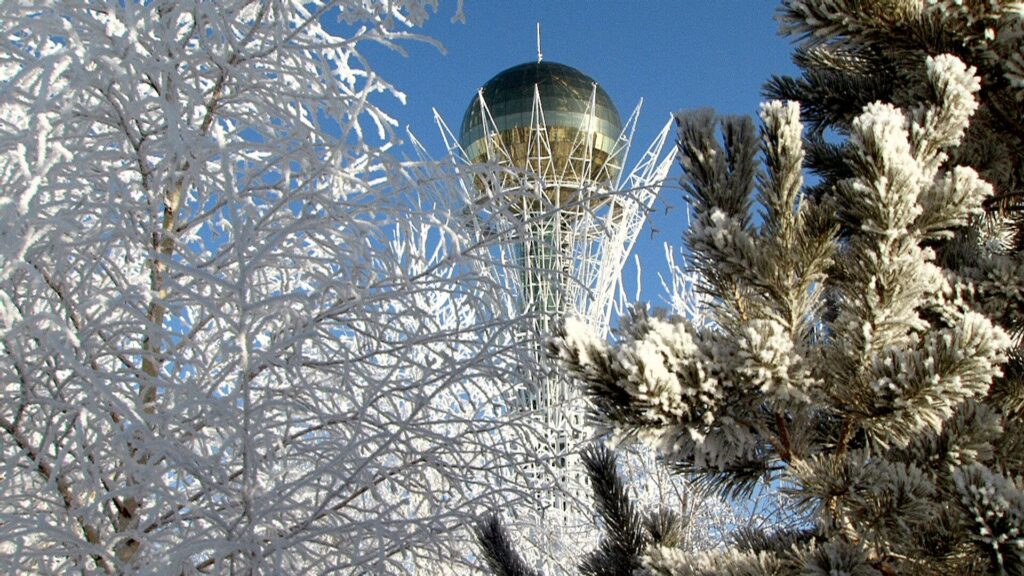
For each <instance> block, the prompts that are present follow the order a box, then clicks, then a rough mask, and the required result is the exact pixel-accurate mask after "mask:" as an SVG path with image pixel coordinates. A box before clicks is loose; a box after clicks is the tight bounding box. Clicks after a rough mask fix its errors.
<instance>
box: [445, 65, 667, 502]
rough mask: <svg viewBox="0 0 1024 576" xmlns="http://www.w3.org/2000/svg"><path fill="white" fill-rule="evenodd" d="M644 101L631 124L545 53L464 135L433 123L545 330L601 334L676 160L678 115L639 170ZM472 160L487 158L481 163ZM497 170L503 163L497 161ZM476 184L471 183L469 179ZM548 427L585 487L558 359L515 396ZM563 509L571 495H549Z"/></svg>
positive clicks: (576, 411)
mask: <svg viewBox="0 0 1024 576" xmlns="http://www.w3.org/2000/svg"><path fill="white" fill-rule="evenodd" d="M641 105H642V101H641V103H639V104H637V106H636V108H635V109H634V110H633V112H632V114H630V116H629V117H628V118H627V119H626V121H625V122H624V123H623V122H622V120H621V117H620V115H619V112H618V110H617V109H616V107H615V104H614V103H613V102H612V100H611V98H610V97H609V96H608V94H607V92H605V90H604V89H603V88H602V87H601V86H600V85H598V84H597V82H595V81H594V80H593V79H592V78H591V77H590V76H587V75H586V74H584V73H583V72H581V71H579V70H577V69H575V68H572V67H570V66H566V65H563V64H557V63H554V62H547V61H543V60H542V59H541V58H540V54H539V50H538V60H537V61H536V62H528V63H525V64H520V65H518V66H513V67H512V68H509V69H507V70H505V71H503V72H500V73H498V74H497V75H496V76H494V77H493V78H491V79H490V80H489V81H488V82H487V83H486V84H484V85H483V87H482V88H480V89H479V91H478V92H477V94H476V95H475V96H474V97H473V98H472V99H471V101H470V103H469V105H468V107H467V109H466V112H465V115H464V117H463V119H462V125H461V128H460V130H459V132H458V136H457V137H456V136H455V134H454V133H453V131H452V130H450V129H449V128H448V126H447V125H446V124H445V122H444V120H443V119H441V117H440V115H438V114H437V113H436V112H435V119H436V120H437V123H438V126H439V128H440V129H441V133H442V136H443V138H444V140H445V143H446V146H447V148H448V151H449V153H450V154H451V155H452V156H453V157H454V158H455V159H456V161H457V162H460V163H462V164H463V165H464V166H466V167H467V171H468V172H469V173H471V174H474V175H473V176H470V177H469V178H467V186H472V187H473V188H475V193H474V194H475V196H476V197H477V198H478V202H477V205H476V206H475V207H474V209H475V211H476V214H474V217H475V218H477V219H478V221H480V222H482V223H483V225H484V226H486V227H488V228H490V229H493V230H499V231H511V232H507V233H510V234H511V235H512V241H511V242H508V243H503V244H502V246H503V248H502V250H503V251H505V254H504V257H505V258H504V261H506V262H509V263H510V264H511V265H510V266H509V272H508V273H507V274H506V276H507V278H505V280H506V281H507V283H509V284H511V285H513V286H514V287H515V289H516V293H517V294H518V300H519V305H520V306H521V307H522V309H523V310H524V311H526V312H529V313H532V315H533V319H534V320H533V334H531V335H522V337H523V339H522V341H530V342H536V343H537V345H536V349H535V353H536V354H537V356H538V357H540V358H541V361H542V362H544V361H546V360H545V359H544V350H543V342H544V338H546V337H547V336H548V335H550V334H551V332H552V329H553V328H555V327H556V326H557V325H558V324H559V323H560V322H561V321H562V320H564V319H566V318H568V317H576V318H579V319H581V320H582V321H584V322H585V323H587V324H588V325H590V326H591V328H593V329H595V330H596V331H597V333H598V334H600V335H602V336H604V335H606V334H607V331H608V322H609V318H610V315H611V310H612V306H613V304H614V300H615V295H616V294H617V293H618V291H619V288H620V283H621V272H622V268H623V265H624V264H625V262H626V259H627V258H628V256H629V253H630V251H631V249H632V247H633V244H634V242H635V241H636V238H637V235H638V234H639V232H640V230H641V228H642V227H643V223H644V220H645V218H646V216H647V213H648V211H649V210H650V208H651V206H652V204H653V202H654V200H655V198H656V196H657V193H658V190H659V189H660V187H661V185H662V183H663V181H664V180H665V177H666V175H667V173H668V169H669V167H670V166H671V162H672V155H671V153H666V154H663V153H662V150H663V148H664V145H665V142H666V139H667V136H668V134H669V131H670V128H671V121H670V122H668V123H666V125H665V127H664V128H663V129H662V130H661V132H660V133H659V134H658V136H657V137H656V138H655V140H654V142H653V143H651V144H650V146H649V147H648V148H647V149H646V151H645V152H644V153H643V154H642V155H641V157H640V159H639V161H638V162H636V164H634V165H633V166H632V167H631V168H627V165H626V160H627V154H628V153H629V149H630V145H631V143H632V138H633V133H634V131H635V128H636V123H637V118H638V117H639V112H640V107H641ZM475 165H489V166H490V167H492V169H490V170H483V169H480V170H477V171H475V172H474V170H473V168H472V167H473V166H475ZM495 166H498V167H501V168H502V170H500V171H495V170H493V167H495ZM469 182H471V184H470V183H469ZM516 402H517V404H518V406H516V408H517V409H521V410H524V411H528V412H530V413H531V417H533V418H536V421H537V424H538V426H539V427H540V428H541V429H542V430H544V436H545V438H546V444H547V446H543V447H538V450H539V451H540V452H543V453H547V454H549V455H550V456H551V460H550V461H551V462H552V463H553V464H552V466H551V467H550V468H551V469H553V470H555V472H556V474H557V475H558V476H559V478H558V479H557V480H558V481H559V482H562V483H563V484H564V485H565V486H566V487H567V488H568V489H569V490H570V491H571V492H574V493H578V494H582V493H586V490H585V481H584V474H583V472H582V470H581V468H582V467H581V466H580V465H579V464H578V460H577V459H576V458H574V457H571V456H568V455H570V454H572V453H574V452H575V451H576V449H577V448H578V447H579V444H580V443H581V442H583V441H585V440H587V439H588V438H589V437H590V436H591V434H589V433H587V431H586V429H585V423H584V415H585V403H584V401H583V400H582V398H581V395H580V393H579V391H578V390H577V387H576V386H575V385H574V384H573V383H572V382H570V381H569V380H568V379H567V378H566V377H564V376H563V375H561V374H559V373H558V371H557V370H556V369H555V367H551V370H550V371H549V373H548V376H546V377H544V378H542V381H540V382H530V383H527V384H526V387H525V388H524V389H523V391H522V393H521V394H520V395H519V396H518V398H517V399H516ZM552 505H555V507H556V508H560V509H562V510H564V509H565V502H564V501H561V502H560V503H558V502H552Z"/></svg>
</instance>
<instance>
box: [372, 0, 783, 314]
mask: <svg viewBox="0 0 1024 576" xmlns="http://www.w3.org/2000/svg"><path fill="white" fill-rule="evenodd" d="M776 7H777V2H776V1H774V0H675V1H669V0H658V1H654V0H632V1H618V2H610V1H604V0H590V1H583V0H559V1H556V0H548V1H541V0H466V2H465V16H466V23H465V24H462V23H452V22H451V17H452V16H453V14H454V11H455V4H454V2H448V3H445V2H444V1H443V0H442V4H441V6H440V9H439V13H438V14H436V15H434V16H433V17H432V19H431V20H430V21H428V23H427V25H426V26H425V28H424V29H423V30H422V31H423V32H424V33H425V34H427V35H429V36H432V37H434V38H436V39H438V40H440V41H441V42H442V43H443V44H444V46H445V48H446V53H445V54H441V53H440V52H438V51H437V50H436V49H435V48H433V47H431V46H427V45H408V44H407V45H406V47H407V48H408V49H409V57H407V58H405V57H402V56H400V55H398V54H395V53H391V52H386V51H383V50H381V51H372V52H371V53H370V54H369V56H370V57H371V58H372V62H374V65H375V66H376V68H377V70H378V71H379V72H380V73H381V74H382V75H383V76H384V77H385V78H386V79H388V80H389V81H390V82H392V83H393V84H395V85H396V86H397V87H398V88H399V89H401V90H402V91H403V92H405V93H406V94H407V95H408V103H407V105H406V106H404V107H402V106H400V105H398V103H397V102H386V101H383V102H380V103H381V104H383V105H384V107H385V108H386V109H387V110H389V111H390V112H392V115H393V116H394V117H395V118H396V119H398V120H399V121H400V122H402V123H403V124H404V125H408V126H410V127H411V129H412V131H413V132H414V133H415V134H416V136H417V138H419V139H420V140H421V141H422V142H423V143H424V144H425V145H426V146H427V147H428V149H429V150H430V151H431V153H432V154H434V155H436V156H440V155H441V154H443V149H442V145H441V140H440V138H439V137H438V135H437V131H436V129H435V127H434V122H433V114H432V112H431V109H432V108H437V110H438V111H439V112H440V113H441V115H442V116H443V117H444V118H445V120H446V121H447V123H448V124H449V126H451V128H452V129H453V130H455V131H456V132H457V131H458V127H459V124H460V122H461V121H462V114H463V112H464V111H465V109H466V107H467V106H468V104H469V102H470V99H471V98H472V97H473V96H474V95H475V94H476V91H477V89H478V88H479V87H480V86H482V85H483V84H484V83H485V82H486V81H487V80H489V79H490V78H491V77H492V76H494V75H495V74H497V73H498V72H501V71H502V70H504V69H506V68H508V67H510V66H514V65H516V64H520V63H522V62H527V61H533V60H535V59H536V57H537V54H536V32H535V27H536V23H537V22H540V23H541V28H542V38H543V52H544V59H545V60H546V61H554V62H560V63H562V64H567V65H570V66H573V67H576V68H578V69H580V70H581V71H583V72H584V73H586V74H588V75H589V76H591V77H593V78H594V79H595V80H597V81H598V82H599V83H600V84H601V85H602V86H603V87H604V88H605V90H607V92H608V94H609V95H610V96H611V97H612V99H613V100H614V101H615V103H616V105H617V106H618V108H619V112H620V114H621V115H622V116H623V120H625V119H626V117H627V116H628V114H629V113H630V112H631V111H632V110H633V108H634V107H635V106H636V104H637V102H638V101H639V100H640V98H643V99H644V107H643V110H642V114H641V118H640V123H639V126H638V130H637V136H636V138H635V139H634V143H633V150H634V155H636V154H638V153H639V152H642V150H644V149H645V148H646V147H647V144H648V143H649V142H650V140H651V139H653V137H654V136H655V135H656V134H657V132H658V130H660V128H661V127H662V126H663V125H664V123H665V122H666V121H667V120H668V118H669V115H670V114H671V113H672V112H675V111H677V110H682V109H690V108H700V107H711V108H714V109H715V110H716V111H718V112H719V113H723V114H755V113H756V111H757V106H758V104H759V102H760V101H761V86H762V85H763V83H764V82H765V81H766V80H767V79H768V78H769V77H770V76H771V75H772V74H795V73H796V68H795V66H794V65H793V64H792V63H791V61H790V55H791V53H792V44H791V41H790V39H788V38H783V37H780V36H779V35H778V33H777V30H778V25H777V23H776V22H775V20H774V15H775V10H776ZM638 151H639V152H638ZM632 160H636V158H635V157H634V158H632ZM677 174H678V169H676V170H674V172H673V175H677ZM661 200H662V202H664V203H668V204H671V205H674V206H676V209H674V210H671V211H670V212H668V214H665V213H664V210H663V208H664V207H663V206H661V207H660V208H659V211H658V213H657V214H655V215H654V216H653V218H652V219H651V220H650V221H649V223H648V229H647V230H645V231H644V232H643V233H642V234H641V237H640V239H639V240H638V246H637V250H638V253H639V254H640V258H641V260H642V265H643V267H644V269H645V270H644V272H645V273H644V278H643V283H644V294H643V296H644V299H645V300H648V301H652V300H657V297H658V295H659V294H660V289H659V286H658V285H657V276H656V272H658V271H659V270H663V269H664V266H663V262H664V259H663V257H662V247H661V246H662V243H663V242H664V241H669V242H672V243H674V244H679V243H680V237H681V233H682V231H683V220H682V210H680V209H678V207H679V206H680V205H681V204H682V200H681V197H680V194H679V192H678V191H677V190H672V189H667V190H665V191H664V192H663V193H662V198H661ZM651 225H653V227H654V228H656V229H657V230H658V232H657V233H656V234H654V235H653V238H652V234H651V231H650V226H651ZM627 277H628V278H632V277H633V275H632V274H631V273H627ZM627 286H629V289H630V291H632V286H633V280H631V279H630V280H629V283H628V284H627Z"/></svg>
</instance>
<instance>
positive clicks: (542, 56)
mask: <svg viewBox="0 0 1024 576" xmlns="http://www.w3.org/2000/svg"><path fill="white" fill-rule="evenodd" d="M541 60H544V53H543V52H541V50H540V22H537V63H538V64H539V63H540V62H541Z"/></svg>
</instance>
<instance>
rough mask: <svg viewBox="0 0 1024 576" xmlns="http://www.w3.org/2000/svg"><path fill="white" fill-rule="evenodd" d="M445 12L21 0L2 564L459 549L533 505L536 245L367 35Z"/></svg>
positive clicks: (9, 124) (183, 567) (7, 202)
mask: <svg viewBox="0 0 1024 576" xmlns="http://www.w3.org/2000/svg"><path fill="white" fill-rule="evenodd" d="M433 10H436V6H435V5H434V3H432V2H429V1H428V2H419V1H417V0H410V1H403V2H388V3H374V2H369V3H368V2H347V1H339V2H323V3H319V2H314V3H301V2H300V3H289V2H284V3H281V2H277V3H275V2H258V1H240V2H227V3H207V4H181V3H176V2H153V3H135V2H105V3H70V4H69V3H61V4H55V5H52V6H51V5H40V6H33V5H29V4H25V3H6V4H4V7H3V10H2V16H0V27H2V30H3V34H2V35H0V37H2V38H3V40H0V42H3V49H2V50H0V187H2V189H3V194H2V196H0V349H2V350H3V354H2V360H0V374H2V383H3V388H2V390H3V396H2V401H0V436H2V437H3V441H2V442H0V446H2V454H3V456H2V469H0V487H2V490H0V566H3V567H4V568H6V569H7V570H8V571H13V572H19V573H22V572H24V573H49V572H67V571H74V572H93V571H97V572H106V573H136V572H173V573H195V572H203V573H229V572H230V573H233V572H262V571H268V572H285V573H322V572H330V571H335V572H346V573H347V572H351V573H391V572H408V571H413V570H416V569H424V570H430V569H440V568H438V565H439V564H438V563H444V565H445V566H446V568H445V569H446V570H455V569H456V567H457V566H459V565H463V564H466V563H467V562H468V560H467V558H466V557H465V555H464V554H463V552H462V551H461V550H460V547H459V546H458V545H457V544H458V543H459V541H460V540H461V541H466V540H468V539H470V538H472V534H470V532H469V531H468V530H467V529H466V525H467V524H468V522H467V519H470V518H474V517H475V516H476V515H477V514H478V513H479V511H480V510H483V509H490V508H495V507H502V506H510V505H513V504H514V503H517V502H520V501H523V500H525V499H528V498H530V497H531V495H530V493H529V492H527V491H526V490H525V489H524V488H521V486H522V484H517V483H516V478H517V474H519V472H518V470H519V466H520V465H521V464H522V462H524V461H528V460H530V459H531V458H533V457H534V456H535V455H533V454H531V453H529V452H528V450H527V448H526V447H528V446H531V445H532V443H531V442H530V441H529V438H528V437H529V436H530V435H531V434H533V431H532V430H531V429H530V428H529V426H527V425H526V424H525V423H524V422H522V421H521V419H520V417H519V416H518V415H516V414H510V413H509V412H508V411H507V410H506V409H505V408H504V406H505V405H506V403H505V398H504V396H503V395H504V394H506V393H510V391H511V390H512V387H513V386H514V385H515V383H516V382H518V381H519V379H521V378H524V377H529V376H530V373H531V370H532V369H533V365H532V364H531V357H530V355H528V354H525V353H524V352H523V348H522V344H521V343H518V342H514V341H513V340H512V338H511V336H510V335H512V334H516V333H522V332H523V330H522V329H521V328H522V327H523V326H525V325H526V321H527V319H525V318H521V317H519V316H517V315H516V314H514V313H512V312H511V311H512V310H514V309H515V308H514V307H513V306H512V305H511V298H512V294H511V293H510V292H509V291H508V289H507V287H505V286H504V285H502V283H501V282H500V281H498V280H497V279H496V276H495V274H494V267H495V266H498V265H500V262H495V261H494V258H493V257H492V255H493V254H494V253H495V252H496V251H495V250H494V247H495V244H496V243H499V242H503V241H506V240H507V239H504V238H500V237H493V236H487V235H485V234H483V233H482V232H481V231H480V230H477V229H475V228H473V227H472V226H469V225H467V222H466V220H465V217H464V210H465V208H466V206H467V205H468V204H469V203H470V202H471V201H472V199H471V198H467V197H463V196H460V193H459V192H458V190H466V189H472V186H468V187H467V186H449V187H445V186H443V185H438V184H437V183H436V181H435V182H434V183H432V184H431V183H429V178H428V176H429V177H430V178H436V177H437V175H438V174H443V175H444V177H445V178H452V179H453V181H454V179H459V178H472V177H473V175H461V174H458V173H457V172H455V171H453V170H443V169H441V168H439V167H438V166H436V165H428V164H426V163H417V162H404V161H399V160H398V159H397V158H395V157H394V156H392V155H391V154H390V153H389V152H388V149H389V148H390V147H392V146H394V145H395V144H397V143H398V136H397V133H396V131H395V126H396V121H395V120H394V119H393V118H392V117H391V116H389V115H388V113H387V112H385V110H384V109H383V108H382V107H381V106H382V105H383V104H382V102H386V101H387V98H391V99H392V100H395V99H397V100H399V101H401V100H402V99H404V95H403V94H402V93H401V92H400V91H398V89H397V88H396V87H394V86H392V85H390V84H389V83H388V82H387V81H385V80H384V79H383V78H381V77H380V76H379V75H378V74H377V73H376V72H375V71H374V69H373V68H372V66H371V63H370V62H369V61H368V60H367V59H366V58H365V57H364V55H363V54H362V53H361V50H362V47H363V46H364V45H365V44H366V43H367V42H371V43H376V44H384V45H386V46H389V47H392V48H394V49H397V50H401V44H400V43H399V42H404V41H408V40H416V39H418V36H417V35H416V34H414V33H412V32H410V30H412V29H413V28H414V27H415V26H416V25H418V24H421V23H422V22H423V20H424V19H425V18H426V16H427V15H428V14H429V12H430V11H433ZM421 40H428V39H425V38H421ZM428 41H429V40H428Z"/></svg>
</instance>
